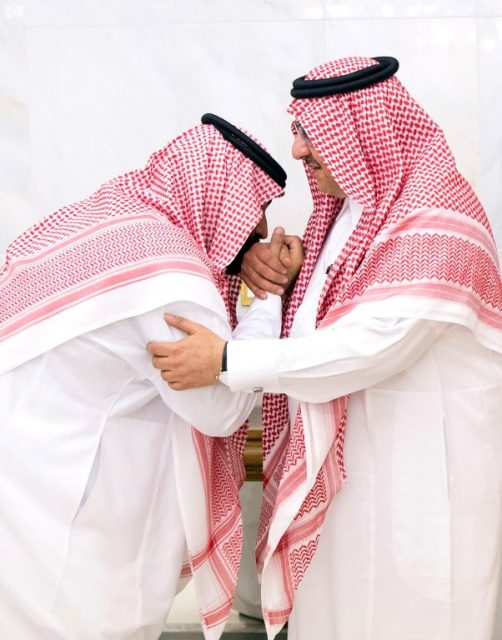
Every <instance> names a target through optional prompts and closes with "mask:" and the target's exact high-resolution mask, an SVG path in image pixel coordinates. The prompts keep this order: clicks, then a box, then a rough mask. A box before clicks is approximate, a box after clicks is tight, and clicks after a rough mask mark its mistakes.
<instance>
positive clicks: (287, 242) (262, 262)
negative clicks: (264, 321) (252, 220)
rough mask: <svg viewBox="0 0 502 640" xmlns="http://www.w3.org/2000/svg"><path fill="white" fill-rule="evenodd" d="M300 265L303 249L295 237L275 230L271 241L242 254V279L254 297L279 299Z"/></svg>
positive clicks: (277, 229)
mask: <svg viewBox="0 0 502 640" xmlns="http://www.w3.org/2000/svg"><path fill="white" fill-rule="evenodd" d="M302 264H303V246H302V241H301V240H300V238H299V237H298V236H288V235H286V234H285V233H284V229H283V228H282V227H276V228H275V229H274V232H273V233H272V237H271V239H270V242H259V243H256V244H255V245H253V246H252V247H251V249H249V251H247V252H246V253H245V254H244V258H243V260H242V266H241V278H242V280H243V281H244V282H245V283H246V284H247V286H248V287H249V288H250V289H251V291H252V292H253V293H254V294H255V296H256V297H258V298H261V299H264V298H266V297H267V293H275V294H276V295H279V296H282V295H283V294H284V293H285V292H286V291H287V289H288V288H289V287H290V285H291V284H292V283H293V282H294V280H295V279H296V276H297V275H298V273H299V272H300V269H301V267H302Z"/></svg>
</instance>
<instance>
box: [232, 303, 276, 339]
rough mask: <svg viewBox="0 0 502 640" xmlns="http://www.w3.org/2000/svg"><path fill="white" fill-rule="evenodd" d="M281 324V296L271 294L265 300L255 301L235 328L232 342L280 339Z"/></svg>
mask: <svg viewBox="0 0 502 640" xmlns="http://www.w3.org/2000/svg"><path fill="white" fill-rule="evenodd" d="M281 323H282V299H281V296H276V295H273V294H271V293H269V294H268V296H267V298H266V299H265V300H261V299H260V298H255V299H254V300H253V303H252V304H251V306H249V307H248V308H247V309H246V311H245V312H244V313H243V315H242V317H241V319H240V320H239V324H238V325H237V326H236V327H235V329H234V331H233V333H232V340H248V339H251V338H255V339H267V338H278V337H279V336H280V335H281Z"/></svg>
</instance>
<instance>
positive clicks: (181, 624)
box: [160, 584, 287, 640]
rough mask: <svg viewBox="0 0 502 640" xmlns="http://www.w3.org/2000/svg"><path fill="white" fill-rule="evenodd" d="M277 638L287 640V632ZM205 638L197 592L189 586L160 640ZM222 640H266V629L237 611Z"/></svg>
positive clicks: (195, 639)
mask: <svg viewBox="0 0 502 640" xmlns="http://www.w3.org/2000/svg"><path fill="white" fill-rule="evenodd" d="M276 637H277V639H278V640H285V639H286V638H287V634H286V631H285V630H283V631H281V633H280V634H279V635H278V636H276ZM203 638H204V636H203V634H202V631H201V627H200V623H199V621H198V616H197V608H196V603H195V591H194V589H193V585H192V584H188V585H187V587H185V589H183V591H182V592H181V593H179V594H178V595H177V596H176V599H175V601H174V603H173V606H172V608H171V612H170V614H169V617H168V619H167V622H166V626H165V629H164V632H163V633H162V635H161V637H160V640H203ZM222 639H223V640H262V639H263V640H265V639H266V633H265V627H264V625H263V623H262V622H260V621H259V620H254V619H251V618H247V617H244V616H241V615H239V613H238V612H237V611H232V613H231V615H230V618H229V620H228V623H227V625H226V628H225V631H224V633H223V637H222Z"/></svg>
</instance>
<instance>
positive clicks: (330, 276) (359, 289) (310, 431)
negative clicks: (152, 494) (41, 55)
mask: <svg viewBox="0 0 502 640" xmlns="http://www.w3.org/2000/svg"><path fill="white" fill-rule="evenodd" d="M397 67H398V64H397V61H396V60H395V59H393V58H375V59H371V58H355V57H354V58H346V59H342V60H336V61H334V62H329V63H326V64H323V65H320V66H319V67H316V68H315V69H313V70H312V71H311V72H310V73H309V74H308V75H307V76H305V77H303V78H299V79H298V80H296V81H295V82H294V85H293V91H292V95H293V97H294V98H295V99H294V100H293V102H292V104H291V106H290V113H291V114H292V115H293V117H294V118H295V121H294V124H293V133H294V143H293V156H294V157H295V158H297V159H301V160H303V162H304V164H305V168H306V171H307V177H308V180H309V184H310V187H311V191H312V195H313V200H314V212H313V214H312V216H311V218H310V220H309V222H308V225H307V230H306V232H305V237H304V248H305V262H304V265H303V268H302V271H301V272H300V275H299V277H298V279H297V281H296V284H295V287H294V288H293V290H292V292H291V295H290V296H289V299H288V301H287V303H286V305H285V311H284V321H283V332H282V335H283V339H282V340H251V341H242V342H241V341H237V342H236V341H230V342H229V343H228V345H227V347H226V349H225V351H226V365H227V372H226V373H225V374H224V377H225V381H226V382H227V383H228V384H229V386H230V387H231V388H232V389H233V390H234V391H242V390H244V389H250V388H256V387H263V388H264V389H265V391H269V392H273V393H274V394H278V395H273V396H269V397H268V399H267V401H266V402H265V406H264V418H263V420H264V427H265V431H264V449H265V472H264V473H265V498H264V504H263V509H262V528H261V532H260V534H259V543H258V557H259V562H260V566H261V569H262V601H263V607H264V615H265V618H266V620H267V626H268V629H269V633H270V638H272V637H273V636H274V635H275V634H276V633H277V631H278V630H279V629H280V627H281V626H282V625H283V623H284V622H285V620H286V619H287V618H288V616H289V614H290V612H291V610H292V612H291V616H290V618H289V620H290V624H289V628H288V635H289V637H290V639H291V640H307V639H310V638H333V639H336V640H355V639H357V640H363V639H364V640H498V637H497V636H496V632H495V631H494V621H495V612H496V607H497V598H498V595H499V583H500V577H501V564H500V563H501V556H502V549H501V523H502V465H501V464H500V460H501V454H502V428H501V423H500V420H501V418H500V416H501V415H502V283H501V280H500V274H499V269H498V261H497V252H496V248H495V245H494V241H493V236H492V233H491V230H490V227H489V223H488V220H487V218H486V215H485V213H484V211H483V209H482V207H481V204H480V203H479V201H478V199H477V198H476V196H475V194H474V193H473V191H472V189H471V187H470V185H469V184H468V183H467V182H466V180H465V179H464V178H463V177H462V176H461V175H460V174H459V172H458V170H457V168H456V166H455V161H454V159H453V156H452V154H451V151H450V149H449V147H448V145H447V143H446V141H445V138H444V135H443V133H442V131H441V129H440V128H439V127H438V125H437V124H436V123H435V122H434V121H433V120H432V119H431V118H430V117H429V116H428V115H427V114H426V113H425V112H424V110H423V109H422V108H421V107H420V106H419V105H418V104H417V103H416V102H415V100H414V99H413V98H412V97H411V96H410V95H409V94H408V92H407V91H406V89H405V88H404V87H403V86H402V84H401V83H400V82H399V80H398V79H397V78H396V77H395V75H394V74H395V72H396V71H397ZM266 251H267V248H266V247H265V248H260V249H259V250H258V248H256V250H255V251H254V252H253V253H254V254H255V255H249V256H248V261H246V262H245V263H244V266H243V273H245V272H246V271H248V273H250V272H254V273H255V274H256V273H258V274H259V276H258V278H257V279H255V283H254V285H250V286H254V288H255V291H256V292H257V293H260V290H261V291H262V292H263V291H267V287H270V282H271V283H272V284H273V285H274V286H276V285H277V284H278V281H277V278H276V277H275V276H274V274H273V271H274V269H273V268H272V269H271V267H270V265H263V264H262V265H261V266H260V263H262V261H263V260H265V262H267V259H266V257H265V258H264V256H263V254H264V252H265V253H266ZM260 272H261V275H260ZM267 280H268V281H270V282H268V283H267ZM268 290H271V288H269V289H268ZM171 324H172V326H176V327H178V328H181V329H184V330H185V331H189V332H190V334H191V335H190V336H188V337H187V338H185V339H184V340H182V341H181V342H180V343H178V344H177V345H174V349H175V353H176V358H175V359H174V360H173V361H171V357H170V353H171V349H172V348H173V347H170V346H167V345H164V346H163V345H151V347H150V349H151V351H153V352H155V353H157V354H158V356H157V357H156V358H154V364H155V366H158V367H159V368H162V369H163V370H164V371H163V374H162V375H163V377H164V378H165V379H166V380H167V381H168V382H169V383H171V384H173V383H174V384H176V385H177V388H181V389H183V388H187V387H191V386H194V385H197V384H200V382H201V376H200V374H197V373H196V372H195V367H192V372H191V374H189V372H188V367H187V361H188V360H189V358H190V353H191V351H192V350H193V349H194V348H197V350H198V351H199V353H200V352H201V350H202V347H203V345H204V344H205V345H206V349H207V354H208V357H207V362H208V366H209V363H210V370H211V371H215V370H216V369H217V368H218V367H219V363H218V361H217V355H216V354H217V351H218V349H217V348H216V347H217V345H218V347H219V352H220V353H221V352H222V351H223V350H224V341H221V340H220V339H218V338H210V337H209V336H208V335H207V334H205V335H202V334H200V333H199V329H198V328H196V327H194V326H193V325H192V324H191V323H187V322H185V321H183V320H182V319H181V320H180V319H179V318H173V319H172V320H171ZM209 346H210V348H209ZM165 355H167V356H168V358H167V360H166V359H165ZM181 359H183V360H184V366H185V369H184V370H183V371H181V373H178V371H177V363H178V362H179V361H180V360H181ZM220 379H223V376H220ZM337 494H339V495H337Z"/></svg>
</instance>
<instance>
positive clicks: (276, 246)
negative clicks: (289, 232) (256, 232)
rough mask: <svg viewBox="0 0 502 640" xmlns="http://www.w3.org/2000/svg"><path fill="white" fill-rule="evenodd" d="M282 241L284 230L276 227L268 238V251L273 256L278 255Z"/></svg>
mask: <svg viewBox="0 0 502 640" xmlns="http://www.w3.org/2000/svg"><path fill="white" fill-rule="evenodd" d="M283 241H284V229H283V228H282V227H276V228H275V229H274V231H273V232H272V237H271V238H270V250H271V251H272V253H273V254H274V255H275V256H278V255H279V254H280V252H281V248H282V244H283Z"/></svg>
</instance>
